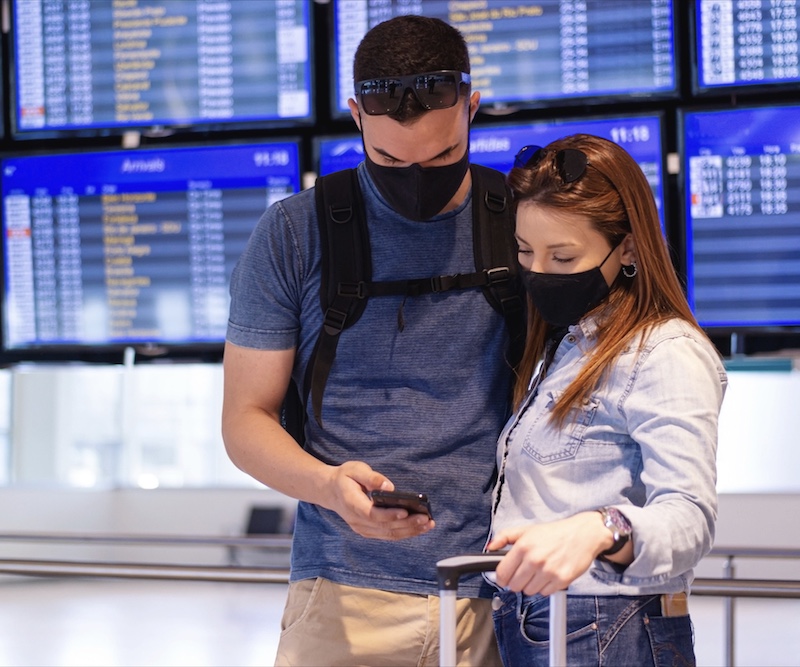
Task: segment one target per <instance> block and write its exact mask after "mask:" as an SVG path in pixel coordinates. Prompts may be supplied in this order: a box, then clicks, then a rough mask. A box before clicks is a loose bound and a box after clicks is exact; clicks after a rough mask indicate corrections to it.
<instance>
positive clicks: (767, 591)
mask: <svg viewBox="0 0 800 667" xmlns="http://www.w3.org/2000/svg"><path fill="white" fill-rule="evenodd" d="M708 558H722V559H724V561H723V565H722V578H721V579H709V578H700V577H698V578H697V579H695V580H694V582H693V583H692V595H708V596H713V597H722V598H725V607H724V637H725V647H724V657H725V664H726V665H728V666H729V667H733V665H735V664H736V598H740V597H749V598H794V599H800V581H786V580H778V579H736V567H735V559H736V558H749V559H754V560H761V559H779V560H797V559H800V549H777V548H775V549H771V548H765V547H725V546H720V547H714V548H713V549H712V550H711V553H710V554H709V555H708Z"/></svg>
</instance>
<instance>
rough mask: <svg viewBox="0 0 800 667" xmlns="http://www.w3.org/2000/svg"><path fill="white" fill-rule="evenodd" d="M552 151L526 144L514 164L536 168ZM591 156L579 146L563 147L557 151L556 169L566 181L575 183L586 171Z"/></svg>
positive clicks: (524, 167)
mask: <svg viewBox="0 0 800 667" xmlns="http://www.w3.org/2000/svg"><path fill="white" fill-rule="evenodd" d="M551 152H552V151H550V150H548V149H547V148H542V147H541V146H525V147H524V148H522V149H521V150H520V151H519V153H517V156H516V157H515V158H514V166H515V167H520V168H522V169H535V168H536V167H537V166H538V165H539V164H540V163H541V162H542V160H544V159H545V157H547V156H548V155H549V154H550V153H551ZM587 164H589V158H587V157H586V153H584V152H583V151H581V150H578V149H577V148H562V149H561V150H560V151H556V170H557V171H558V175H559V176H560V177H561V180H562V181H564V183H574V182H575V181H577V180H578V179H579V178H580V177H581V176H583V174H584V173H585V172H586V165H587Z"/></svg>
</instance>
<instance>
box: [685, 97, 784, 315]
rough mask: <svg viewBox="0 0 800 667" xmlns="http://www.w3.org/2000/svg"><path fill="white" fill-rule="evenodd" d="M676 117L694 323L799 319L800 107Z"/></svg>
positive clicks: (689, 287) (689, 285)
mask: <svg viewBox="0 0 800 667" xmlns="http://www.w3.org/2000/svg"><path fill="white" fill-rule="evenodd" d="M682 123H683V131H682V134H683V137H682V140H683V160H684V169H683V173H684V187H685V192H686V199H685V217H686V226H687V229H686V261H687V279H688V295H689V301H690V303H691V305H692V307H693V308H694V312H695V314H696V316H697V319H698V321H699V322H700V324H701V325H703V326H707V327H724V328H734V329H735V328H742V327H772V326H800V107H798V106H794V107H791V106H786V107H771V108H751V109H737V110H733V111H706V112H703V111H697V112H685V113H684V114H683V119H682Z"/></svg>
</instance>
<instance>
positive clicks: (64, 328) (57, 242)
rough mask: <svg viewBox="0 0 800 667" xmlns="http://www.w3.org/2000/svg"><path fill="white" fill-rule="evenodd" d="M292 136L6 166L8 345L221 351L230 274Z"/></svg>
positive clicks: (286, 172)
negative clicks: (207, 346)
mask: <svg viewBox="0 0 800 667" xmlns="http://www.w3.org/2000/svg"><path fill="white" fill-rule="evenodd" d="M298 145H299V144H298V142H297V141H296V140H286V141H281V142H271V143H264V144H247V145H242V144H236V145H234V144H230V145H219V146H213V147H202V148H201V147H172V148H162V149H158V150H136V151H106V152H80V153H70V154H57V155H40V156H30V157H6V158H5V159H3V160H2V166H1V168H2V201H3V265H4V303H3V343H4V348H5V349H11V350H14V349H26V348H31V349H35V348H41V347H57V346H80V345H92V346H102V345H114V344H117V345H119V344H135V343H147V344H157V345H160V344H167V345H171V344H187V343H221V342H222V341H224V338H225V330H226V324H227V313H228V304H229V301H228V299H229V297H228V282H229V278H230V274H231V271H232V269H233V266H234V264H235V262H236V260H237V259H238V257H239V255H241V253H242V251H243V250H244V246H245V244H246V242H247V239H248V238H249V236H250V233H251V232H252V230H253V228H254V227H255V225H256V223H257V222H258V219H259V218H260V216H261V215H262V214H263V212H264V210H265V209H266V207H267V206H269V205H270V204H272V203H274V202H275V201H278V200H280V199H283V198H284V197H286V196H288V195H290V194H292V193H295V192H298V191H299V189H300V169H299V163H298Z"/></svg>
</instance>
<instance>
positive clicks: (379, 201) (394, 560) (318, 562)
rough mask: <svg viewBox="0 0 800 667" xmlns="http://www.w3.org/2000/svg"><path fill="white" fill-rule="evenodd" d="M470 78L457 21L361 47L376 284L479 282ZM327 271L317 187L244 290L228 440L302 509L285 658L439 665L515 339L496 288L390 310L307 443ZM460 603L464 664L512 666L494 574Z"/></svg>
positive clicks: (232, 355)
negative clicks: (445, 570) (409, 503)
mask: <svg viewBox="0 0 800 667" xmlns="http://www.w3.org/2000/svg"><path fill="white" fill-rule="evenodd" d="M443 71H444V72H443ZM432 72H436V73H437V74H436V75H435V76H429V77H422V78H419V77H409V75H419V74H428V73H432ZM468 73H469V57H468V53H467V47H466V44H465V42H464V40H463V37H462V36H461V34H460V33H459V32H458V31H457V30H455V29H454V28H452V27H450V26H449V25H447V24H446V23H444V22H442V21H439V20H437V19H429V18H423V17H419V16H403V17H399V18H395V19H392V20H390V21H387V22H385V23H382V24H380V25H378V26H376V27H375V28H373V29H372V30H370V31H369V32H368V33H367V35H366V36H365V37H364V40H363V41H362V43H361V44H360V46H359V48H358V50H357V52H356V56H355V62H354V79H355V81H356V96H355V97H356V99H351V100H350V101H349V105H350V111H351V114H352V116H353V120H354V121H355V123H356V125H357V126H358V128H359V130H360V131H361V133H362V137H363V142H364V149H365V162H364V163H362V164H361V165H360V166H359V168H358V178H359V183H360V186H361V190H362V193H363V199H364V205H365V212H366V217H367V223H368V227H369V236H370V242H371V255H372V274H373V280H376V281H380V280H400V279H413V278H420V277H424V276H439V275H453V274H457V273H469V272H473V271H474V270H475V268H474V267H475V260H474V255H473V244H472V201H471V198H470V192H471V185H472V183H471V177H470V172H469V168H468V167H469V151H468V149H469V124H470V122H471V121H472V119H473V117H474V116H475V113H476V112H477V110H478V105H479V102H480V95H479V93H477V92H472V91H471V89H470V86H469V76H468ZM420 82H422V83H420ZM423 105H426V106H428V107H431V108H429V109H428V108H425V106H423ZM321 263H322V250H321V242H320V232H319V228H318V224H317V220H316V210H315V201H314V193H313V192H312V191H305V192H302V193H299V194H297V195H295V196H293V197H290V198H288V199H286V200H284V201H282V202H279V203H278V204H275V205H274V206H272V207H271V208H270V209H269V210H268V211H267V212H266V213H265V215H264V216H263V217H262V219H261V221H260V222H259V224H258V227H257V229H256V230H255V231H254V233H253V236H252V239H251V241H250V243H249V245H248V248H247V250H246V251H245V253H244V255H243V257H242V258H241V260H240V262H239V264H238V265H237V268H236V270H235V272H234V275H233V278H232V284H231V295H232V304H231V315H230V321H229V328H228V339H227V342H226V348H225V361H224V370H225V392H224V393H225V398H224V407H223V435H224V439H225V445H226V448H227V451H228V453H229V455H230V457H231V459H232V460H233V462H234V463H235V464H236V465H237V466H239V467H240V468H241V469H242V470H244V471H246V472H247V473H249V474H250V475H252V476H253V477H254V478H256V479H258V480H259V481H261V482H263V483H264V484H266V485H268V486H270V487H271V488H273V489H276V490H278V491H280V492H282V493H285V494H287V495H289V496H292V497H294V498H297V499H299V501H300V502H299V505H298V514H297V522H296V528H295V535H294V544H293V550H292V574H291V583H290V587H289V594H288V600H287V604H286V609H285V613H284V618H283V624H282V626H283V628H282V629H283V632H282V634H281V640H280V646H279V649H278V656H277V663H276V664H279V665H353V664H362V665H405V664H408V665H417V664H422V663H423V662H428V663H429V664H435V663H436V660H437V654H438V613H439V611H438V596H437V583H436V573H435V564H436V561H437V560H438V559H440V558H443V557H447V556H452V555H456V554H460V553H470V552H471V553H475V552H479V551H480V550H481V549H482V548H483V543H484V540H485V537H486V533H487V527H488V519H489V515H490V506H489V503H490V494H491V491H492V487H493V481H494V480H493V475H494V467H495V464H494V452H495V447H496V440H497V436H498V434H499V431H500V429H501V427H502V425H503V423H504V421H505V418H506V416H507V414H508V397H509V386H510V379H511V370H510V368H509V366H508V364H507V363H505V362H504V354H505V351H506V350H505V348H506V345H507V342H508V335H507V331H506V328H505V325H504V322H503V319H502V317H501V316H500V315H499V314H498V313H497V312H496V311H495V310H493V309H492V307H491V306H490V305H489V303H488V302H487V300H486V298H484V296H483V294H482V292H481V290H480V289H466V290H460V291H451V292H446V293H440V294H424V295H421V296H408V297H405V298H404V297H402V296H384V297H380V298H377V297H371V298H370V299H369V302H368V305H367V307H366V310H365V312H364V313H363V315H362V316H361V318H360V319H359V320H358V321H357V322H356V323H355V325H353V326H352V327H350V328H347V329H345V330H344V331H343V332H342V333H341V334H340V339H341V340H340V341H339V344H338V351H337V354H336V359H335V363H334V365H333V367H332V369H331V372H330V376H329V377H328V380H327V384H326V386H325V390H324V399H323V403H322V414H321V419H320V420H317V419H316V418H315V416H314V414H313V411H312V410H311V409H310V408H307V412H308V415H309V419H308V424H307V428H306V443H305V447H304V448H301V447H300V446H299V445H298V444H297V442H295V441H294V440H293V439H292V438H291V437H290V436H289V435H288V434H287V433H286V431H285V430H284V429H283V428H282V427H281V423H280V410H281V405H282V402H283V400H284V397H285V394H286V391H287V386H288V384H289V380H290V377H293V378H294V379H295V381H297V382H298V384H299V385H300V387H301V393H305V391H306V389H307V387H305V385H304V377H305V372H306V367H307V365H308V363H309V359H310V358H311V355H312V351H313V348H314V346H315V344H316V341H317V337H318V334H319V330H320V327H321V326H322V318H323V314H322V310H321V308H320V298H319V291H320V280H321ZM395 488H396V489H398V490H403V491H416V492H423V493H427V494H428V495H429V496H430V498H431V503H432V505H433V515H434V520H431V519H429V518H428V517H426V516H424V515H422V514H411V515H409V514H408V513H407V512H406V511H405V510H398V509H379V508H377V507H375V506H373V504H372V502H371V500H370V498H369V496H368V495H367V494H368V493H369V492H370V491H372V490H375V489H389V490H391V489H395ZM459 593H460V594H462V595H464V597H465V599H462V600H459V601H458V629H457V637H458V654H459V664H464V665H493V664H500V661H499V657H498V655H497V652H496V651H497V649H496V645H495V641H494V635H493V629H492V622H491V609H490V601H489V600H488V599H479V596H480V595H487V596H488V595H489V592H488V589H487V588H486V587H485V584H483V582H482V580H481V578H480V576H477V575H476V576H473V577H470V578H465V579H464V580H463V581H462V585H461V587H460V590H459Z"/></svg>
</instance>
